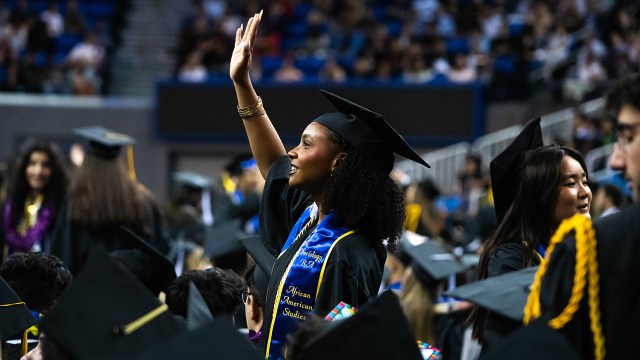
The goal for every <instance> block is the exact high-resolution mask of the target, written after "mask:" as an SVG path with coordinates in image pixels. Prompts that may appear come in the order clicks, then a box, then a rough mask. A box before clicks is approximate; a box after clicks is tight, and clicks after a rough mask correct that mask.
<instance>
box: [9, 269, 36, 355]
mask: <svg viewBox="0 0 640 360" xmlns="http://www.w3.org/2000/svg"><path fill="white" fill-rule="evenodd" d="M36 323H37V321H36V318H35V317H33V315H32V314H31V311H29V309H28V308H27V306H26V305H25V304H24V302H23V301H22V300H20V298H19V297H18V295H16V293H15V292H13V290H12V289H11V287H10V286H9V284H7V282H6V281H4V279H3V278H2V277H0V340H1V343H0V345H2V343H4V342H5V341H6V340H8V339H13V338H20V335H21V333H22V332H23V331H24V330H26V329H28V328H30V327H31V326H33V325H35V324H36ZM0 347H1V346H0Z"/></svg>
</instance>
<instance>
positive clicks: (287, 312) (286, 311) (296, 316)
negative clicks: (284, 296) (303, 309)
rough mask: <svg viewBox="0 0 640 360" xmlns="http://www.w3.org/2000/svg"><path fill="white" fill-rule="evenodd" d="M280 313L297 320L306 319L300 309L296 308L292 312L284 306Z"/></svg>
mask: <svg viewBox="0 0 640 360" xmlns="http://www.w3.org/2000/svg"><path fill="white" fill-rule="evenodd" d="M282 314H283V315H286V316H290V317H292V318H294V319H298V320H307V317H306V316H304V315H302V314H300V311H298V310H296V312H292V311H291V310H289V308H284V310H283V311H282Z"/></svg>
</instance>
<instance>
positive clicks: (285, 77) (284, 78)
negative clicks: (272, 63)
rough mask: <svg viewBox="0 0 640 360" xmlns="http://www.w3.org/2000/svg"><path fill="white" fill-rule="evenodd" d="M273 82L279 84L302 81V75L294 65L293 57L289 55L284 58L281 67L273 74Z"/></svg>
mask: <svg viewBox="0 0 640 360" xmlns="http://www.w3.org/2000/svg"><path fill="white" fill-rule="evenodd" d="M273 80H274V81H276V82H281V83H293V82H300V81H302V80H304V73H303V72H302V70H300V69H298V68H297V67H296V65H295V57H294V56H293V55H289V56H287V57H285V58H284V60H283V61H282V65H281V66H280V68H279V69H277V70H276V71H275V73H273Z"/></svg>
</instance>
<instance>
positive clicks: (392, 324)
mask: <svg viewBox="0 0 640 360" xmlns="http://www.w3.org/2000/svg"><path fill="white" fill-rule="evenodd" d="M304 353H305V359H308V360H315V359H317V360H326V359H331V360H342V359H345V360H347V359H349V360H351V359H380V360H383V359H384V360H396V359H397V360H412V359H415V360H421V359H422V355H420V350H419V349H418V344H417V341H416V339H415V338H414V337H413V335H412V333H411V330H410V329H409V323H408V322H407V319H406V318H405V315H404V313H403V312H402V307H401V306H400V301H399V300H398V296H397V295H396V294H394V293H393V291H391V290H387V291H385V292H383V293H382V294H380V295H379V296H378V297H377V298H376V299H374V300H373V301H371V302H370V303H368V304H366V305H365V306H363V307H362V308H360V310H359V311H358V312H357V313H356V314H355V315H353V316H351V317H349V318H346V319H343V320H338V321H334V322H331V324H330V325H328V326H327V327H326V328H325V329H323V330H322V331H321V332H320V334H319V335H318V336H317V337H315V338H314V339H312V340H311V341H309V343H308V344H307V345H306V346H305V351H304Z"/></svg>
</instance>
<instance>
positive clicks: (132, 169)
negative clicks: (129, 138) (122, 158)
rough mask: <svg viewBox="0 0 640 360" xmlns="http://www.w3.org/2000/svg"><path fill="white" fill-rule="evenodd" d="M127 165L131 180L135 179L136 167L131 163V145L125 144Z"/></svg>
mask: <svg viewBox="0 0 640 360" xmlns="http://www.w3.org/2000/svg"><path fill="white" fill-rule="evenodd" d="M127 165H128V170H129V177H130V178H131V180H133V181H135V180H136V167H135V166H134V164H133V145H131V144H129V145H127Z"/></svg>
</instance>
